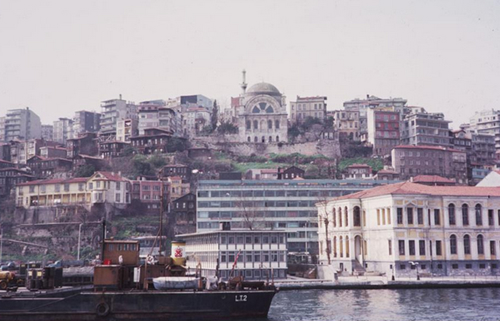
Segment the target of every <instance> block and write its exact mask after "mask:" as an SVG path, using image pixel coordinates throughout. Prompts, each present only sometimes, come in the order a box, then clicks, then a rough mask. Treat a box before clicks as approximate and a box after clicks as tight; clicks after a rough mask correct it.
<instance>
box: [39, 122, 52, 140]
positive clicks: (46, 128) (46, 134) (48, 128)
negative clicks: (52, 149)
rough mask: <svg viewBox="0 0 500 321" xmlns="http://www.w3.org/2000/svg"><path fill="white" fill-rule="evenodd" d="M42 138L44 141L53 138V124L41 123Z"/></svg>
mask: <svg viewBox="0 0 500 321" xmlns="http://www.w3.org/2000/svg"><path fill="white" fill-rule="evenodd" d="M41 128H42V129H41V131H42V139H43V140H46V141H51V140H53V139H54V126H53V125H42V127H41Z"/></svg>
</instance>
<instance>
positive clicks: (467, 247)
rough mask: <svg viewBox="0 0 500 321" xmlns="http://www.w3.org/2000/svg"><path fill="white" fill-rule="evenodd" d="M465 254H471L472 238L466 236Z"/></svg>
mask: <svg viewBox="0 0 500 321" xmlns="http://www.w3.org/2000/svg"><path fill="white" fill-rule="evenodd" d="M464 254H470V236H469V235H465V236H464Z"/></svg>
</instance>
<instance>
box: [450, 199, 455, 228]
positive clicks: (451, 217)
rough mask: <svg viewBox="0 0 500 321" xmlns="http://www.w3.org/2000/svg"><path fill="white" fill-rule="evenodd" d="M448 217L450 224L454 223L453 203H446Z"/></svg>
mask: <svg viewBox="0 0 500 321" xmlns="http://www.w3.org/2000/svg"><path fill="white" fill-rule="evenodd" d="M448 219H449V224H450V225H455V224H456V220H455V204H450V205H448Z"/></svg>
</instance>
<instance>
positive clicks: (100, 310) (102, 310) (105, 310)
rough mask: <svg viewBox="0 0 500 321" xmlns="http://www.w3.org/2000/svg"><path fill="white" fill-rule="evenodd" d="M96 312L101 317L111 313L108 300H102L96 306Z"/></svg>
mask: <svg viewBox="0 0 500 321" xmlns="http://www.w3.org/2000/svg"><path fill="white" fill-rule="evenodd" d="M95 313H96V314H97V315H98V316H100V317H105V316H107V315H108V314H109V305H108V304H107V303H106V302H101V303H99V304H98V305H97V306H96V307H95Z"/></svg>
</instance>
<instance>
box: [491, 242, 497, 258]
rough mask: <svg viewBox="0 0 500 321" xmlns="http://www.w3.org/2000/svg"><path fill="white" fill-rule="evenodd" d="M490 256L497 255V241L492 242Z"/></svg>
mask: <svg viewBox="0 0 500 321" xmlns="http://www.w3.org/2000/svg"><path fill="white" fill-rule="evenodd" d="M490 254H491V255H496V248H495V241H490Z"/></svg>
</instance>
